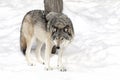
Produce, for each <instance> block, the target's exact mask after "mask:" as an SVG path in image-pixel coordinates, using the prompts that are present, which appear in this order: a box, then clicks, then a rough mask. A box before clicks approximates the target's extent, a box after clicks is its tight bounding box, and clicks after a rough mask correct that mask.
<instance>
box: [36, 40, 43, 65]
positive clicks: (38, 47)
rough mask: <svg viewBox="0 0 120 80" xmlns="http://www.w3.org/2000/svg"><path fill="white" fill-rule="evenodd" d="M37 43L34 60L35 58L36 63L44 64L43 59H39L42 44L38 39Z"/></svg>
mask: <svg viewBox="0 0 120 80" xmlns="http://www.w3.org/2000/svg"><path fill="white" fill-rule="evenodd" d="M36 41H37V46H36V51H35V53H36V58H37V61H38V62H40V63H42V64H44V60H43V58H42V57H41V48H42V42H41V41H39V40H38V39H37V40H36Z"/></svg>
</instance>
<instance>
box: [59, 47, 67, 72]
mask: <svg viewBox="0 0 120 80" xmlns="http://www.w3.org/2000/svg"><path fill="white" fill-rule="evenodd" d="M63 50H64V49H63V48H61V49H60V50H58V62H57V66H58V69H59V70H60V71H63V72H64V71H67V69H66V68H65V67H64V65H63V63H62V55H63Z"/></svg>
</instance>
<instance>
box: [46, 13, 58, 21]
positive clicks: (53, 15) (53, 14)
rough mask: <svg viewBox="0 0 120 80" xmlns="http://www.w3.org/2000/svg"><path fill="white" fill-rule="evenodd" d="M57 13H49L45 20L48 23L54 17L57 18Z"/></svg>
mask: <svg viewBox="0 0 120 80" xmlns="http://www.w3.org/2000/svg"><path fill="white" fill-rule="evenodd" d="M58 15H59V13H56V12H50V13H49V14H47V15H46V19H47V21H50V20H51V19H53V18H54V17H58Z"/></svg>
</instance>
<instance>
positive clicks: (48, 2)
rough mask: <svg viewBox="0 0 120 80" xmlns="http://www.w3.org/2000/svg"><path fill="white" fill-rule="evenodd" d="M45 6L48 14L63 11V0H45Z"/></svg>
mask: <svg viewBox="0 0 120 80" xmlns="http://www.w3.org/2000/svg"><path fill="white" fill-rule="evenodd" d="M44 8H45V12H46V14H47V13H49V12H57V13H62V11H63V0H44Z"/></svg>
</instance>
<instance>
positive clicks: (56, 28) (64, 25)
mask: <svg viewBox="0 0 120 80" xmlns="http://www.w3.org/2000/svg"><path fill="white" fill-rule="evenodd" d="M46 19H47V21H48V24H47V31H49V32H50V33H51V39H52V40H53V42H54V43H55V45H56V46H57V48H58V49H59V48H60V47H61V46H62V45H64V44H66V42H71V40H72V39H73V36H74V29H73V25H72V22H71V20H70V19H69V18H68V17H67V16H66V15H65V14H62V13H55V12H50V13H49V14H48V15H47V16H46Z"/></svg>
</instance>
